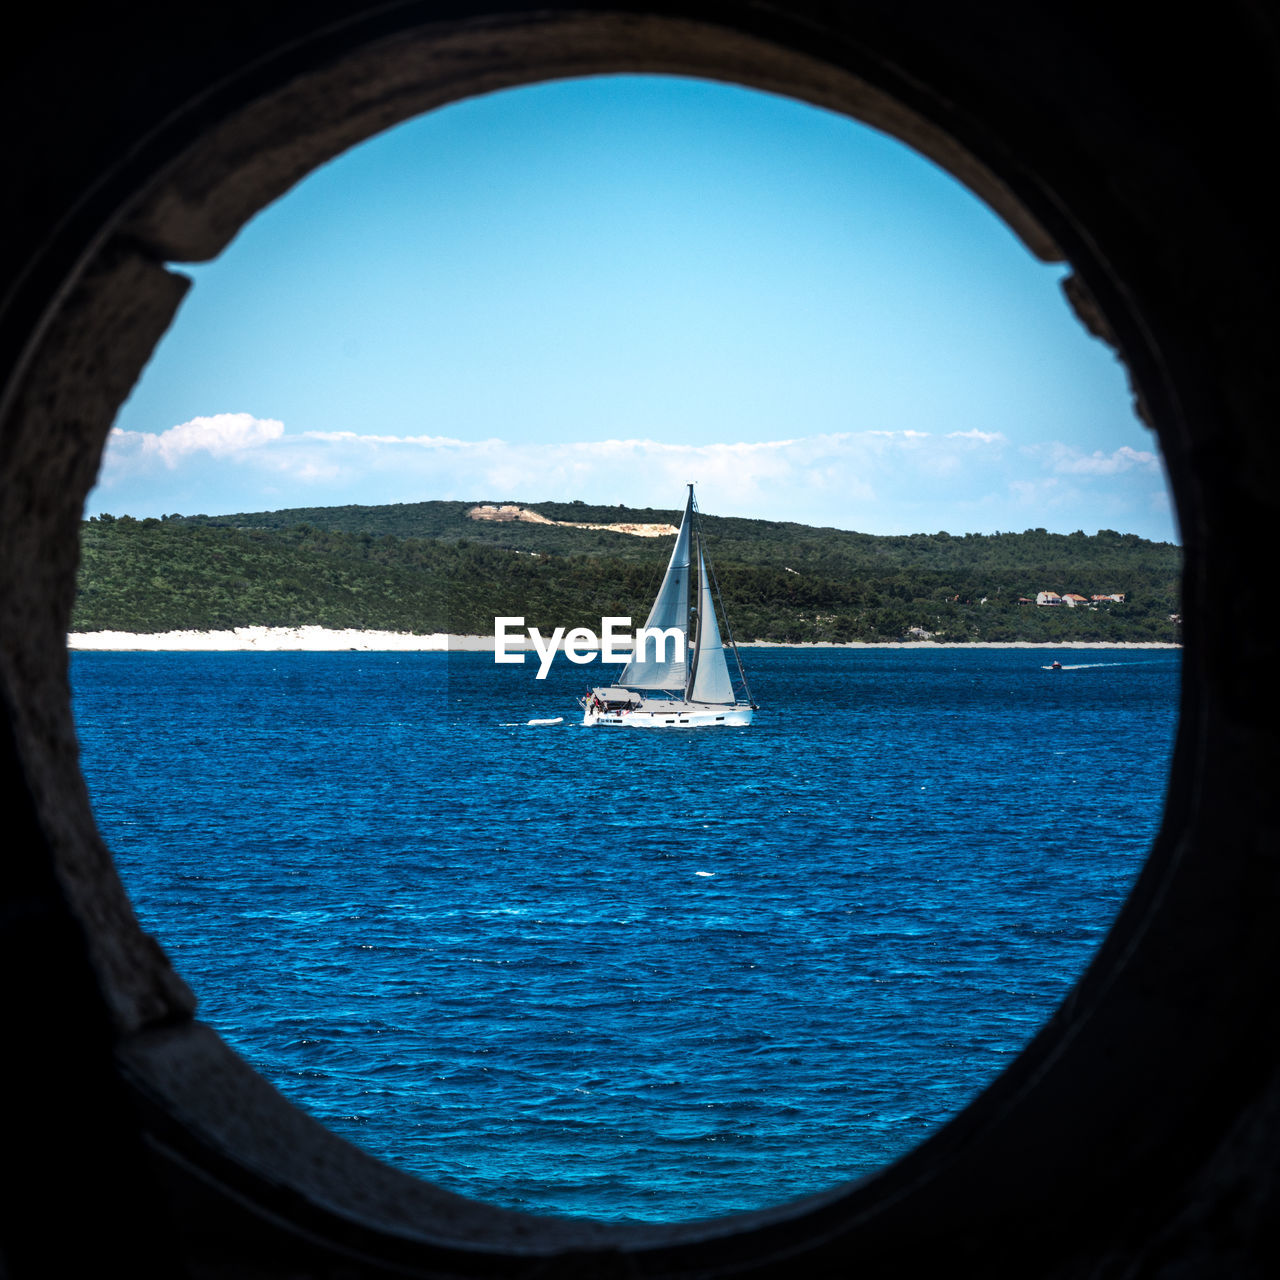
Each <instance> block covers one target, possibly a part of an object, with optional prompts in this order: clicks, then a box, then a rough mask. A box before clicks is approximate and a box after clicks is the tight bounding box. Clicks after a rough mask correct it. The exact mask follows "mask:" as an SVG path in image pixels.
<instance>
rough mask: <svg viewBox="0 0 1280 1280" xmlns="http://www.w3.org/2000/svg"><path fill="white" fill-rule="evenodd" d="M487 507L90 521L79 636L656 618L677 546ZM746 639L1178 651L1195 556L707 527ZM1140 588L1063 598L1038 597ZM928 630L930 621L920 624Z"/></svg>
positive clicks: (660, 520) (1068, 538) (656, 519)
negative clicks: (1076, 601) (655, 602)
mask: <svg viewBox="0 0 1280 1280" xmlns="http://www.w3.org/2000/svg"><path fill="white" fill-rule="evenodd" d="M521 505H522V506H523V508H524V509H525V510H527V511H532V512H536V513H537V514H538V515H540V516H542V517H544V518H546V519H547V520H550V521H562V522H572V523H573V524H614V523H630V524H676V523H678V522H679V518H680V512H679V511H678V510H675V509H671V510H652V509H637V508H627V507H600V506H588V505H586V504H584V503H580V502H574V503H551V502H542V503H524V504H521ZM476 506H477V503H475V502H422V503H408V504H401V505H394V506H380V507H357V506H351V507H319V508H300V509H294V510H288V511H272V512H249V513H243V514H237V515H229V516H177V515H174V516H167V517H165V518H164V519H160V520H155V519H146V520H135V519H132V518H131V517H128V516H120V517H113V516H107V515H104V516H101V517H98V518H95V519H92V520H89V521H87V522H86V523H85V524H84V526H83V529H82V538H81V545H82V566H81V573H80V582H79V592H78V596H77V601H76V608H75V614H74V617H73V623H72V625H73V628H74V629H75V630H78V631H97V630H121V631H137V632H155V631H169V630H189V629H199V630H206V629H224V628H229V627H236V626H253V625H259V626H302V625H308V624H310V625H318V626H327V627H359V628H365V629H369V630H393V631H412V632H419V633H423V632H433V631H450V632H452V633H455V634H489V633H491V632H492V630H493V619H494V616H495V615H509V616H523V617H525V618H526V619H527V622H528V624H529V625H531V626H539V627H542V628H543V629H544V630H549V629H550V628H552V627H555V626H566V627H568V626H589V627H591V628H593V629H597V630H598V628H599V625H600V618H601V617H602V616H604V615H609V614H612V615H629V616H631V617H632V618H633V619H634V620H635V622H636V624H637V625H638V624H640V623H641V622H643V620H644V618H645V616H646V614H647V612H648V607H649V604H650V602H651V600H652V597H653V593H654V591H655V590H656V589H657V584H658V582H659V580H660V579H661V576H662V570H663V567H664V566H665V564H666V560H667V557H668V556H669V555H670V551H671V538H670V537H669V536H668V537H661V538H642V537H636V536H633V535H630V534H625V533H618V532H612V531H607V530H598V529H579V528H572V527H568V523H565V524H542V523H527V522H525V521H510V522H497V521H493V522H486V521H478V520H473V519H471V518H469V516H468V512H469V511H471V510H472V509H473V508H474V507H476ZM702 524H703V528H704V530H705V532H706V534H707V546H708V551H709V554H710V556H711V558H712V561H713V564H714V567H715V571H716V576H717V578H718V580H719V584H720V588H721V590H722V592H723V595H724V600H725V605H726V608H727V611H728V614H729V621H730V623H731V624H732V627H733V633H734V636H735V638H736V639H740V640H751V639H759V640H776V641H799V640H835V641H844V640H899V639H907V638H911V636H912V635H918V634H919V632H926V633H929V634H930V635H932V636H933V637H934V638H936V639H939V640H950V641H961V640H1032V641H1044V642H1057V641H1062V640H1067V639H1079V640H1131V641H1132V640H1162V641H1177V640H1178V639H1179V627H1178V625H1177V623H1176V622H1174V621H1171V615H1176V614H1177V613H1178V612H1179V603H1178V579H1179V574H1180V570H1181V554H1180V552H1179V550H1178V548H1177V547H1175V546H1172V545H1170V544H1167V543H1153V542H1148V541H1146V540H1145V539H1142V538H1139V537H1137V536H1135V535H1133V534H1120V533H1115V532H1111V531H1107V530H1104V531H1101V532H1099V533H1097V534H1093V535H1085V534H1083V533H1073V534H1051V533H1046V532H1045V531H1044V530H1043V529H1032V530H1028V531H1026V532H1024V533H997V534H991V535H982V534H966V535H964V536H954V537H953V536H951V535H948V534H946V533H935V534H912V535H909V536H901V537H879V536H874V535H871V534H862V533H852V532H847V531H844V530H839V529H820V528H813V527H810V526H808V525H800V524H790V523H781V522H774V521H765V520H747V519H739V518H733V517H719V516H704V517H702ZM1044 591H1052V592H1055V593H1058V594H1059V595H1066V594H1067V593H1075V594H1078V595H1080V596H1083V597H1086V598H1089V597H1091V596H1095V595H1097V596H1102V595H1105V596H1112V595H1123V596H1124V600H1123V602H1114V601H1109V602H1105V603H1100V604H1097V605H1096V606H1093V607H1083V606H1082V607H1079V608H1067V607H1065V606H1056V607H1045V606H1037V605H1035V604H1034V603H1032V604H1027V603H1020V601H1025V600H1031V601H1034V600H1035V598H1036V596H1037V594H1038V593H1040V592H1044ZM913 629H914V630H913Z"/></svg>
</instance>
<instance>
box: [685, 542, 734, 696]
mask: <svg viewBox="0 0 1280 1280" xmlns="http://www.w3.org/2000/svg"><path fill="white" fill-rule="evenodd" d="M698 583H699V590H698V654H697V657H696V658H695V660H694V668H693V687H692V688H691V689H690V690H689V700H690V701H691V702H730V703H731V702H734V701H735V697H734V692H733V681H732V680H731V679H730V678H729V664H728V662H727V661H726V660H725V656H724V643H723V641H722V640H721V639H720V627H719V625H718V624H717V623H716V607H715V603H714V602H713V600H712V598H711V584H710V582H708V581H707V564H706V561H705V560H704V559H703V556H702V548H701V547H699V548H698Z"/></svg>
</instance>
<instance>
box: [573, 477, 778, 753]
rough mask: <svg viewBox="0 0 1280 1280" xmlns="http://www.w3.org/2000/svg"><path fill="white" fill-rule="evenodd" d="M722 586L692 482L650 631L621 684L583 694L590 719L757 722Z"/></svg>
mask: <svg viewBox="0 0 1280 1280" xmlns="http://www.w3.org/2000/svg"><path fill="white" fill-rule="evenodd" d="M719 594H720V591H719V588H718V587H717V586H716V581H715V575H714V574H713V573H712V571H711V568H710V566H709V565H708V563H707V557H706V550H705V548H704V546H703V536H702V528H701V524H700V522H699V521H698V518H697V507H696V506H695V504H694V501H693V485H690V486H689V496H688V497H687V498H686V500H685V505H684V519H683V520H681V522H680V532H679V533H678V534H677V535H676V545H675V547H674V548H673V549H672V552H671V562H670V563H669V564H668V565H667V572H666V574H665V575H664V576H663V579H662V585H661V586H660V587H659V588H658V595H657V598H656V599H655V600H654V602H653V608H652V609H650V610H649V620H648V622H647V623H645V627H644V631H642V632H639V633H637V637H636V647H635V650H634V652H633V653H632V655H631V660H630V661H629V662H628V663H627V665H626V666H625V667H624V668H623V669H622V674H621V675H620V676H619V677H618V680H617V682H616V683H615V684H612V685H606V686H602V687H600V688H596V689H591V690H589V691H588V693H587V694H586V696H585V697H583V698H580V699H579V703H580V705H581V706H582V712H583V715H582V723H583V724H584V725H595V724H601V725H627V726H629V727H631V728H644V729H665V728H679V729H696V728H703V727H705V726H709V725H718V724H726V725H747V724H750V723H751V718H752V716H753V715H754V714H755V712H756V711H757V710H758V708H757V706H756V704H755V701H754V700H753V699H752V697H751V690H750V689H749V688H748V687H747V677H746V673H745V672H744V671H743V670H742V659H741V658H740V657H739V656H738V647H737V645H735V644H734V643H733V634H732V632H730V631H729V629H728V619H727V618H726V619H725V630H726V632H727V633H728V635H729V644H730V646H731V648H732V651H733V657H734V662H735V664H736V666H737V670H738V683H739V686H740V688H735V685H734V681H733V678H732V677H731V676H730V674H729V663H728V660H727V659H726V657H725V650H724V642H723V641H722V639H721V637H720V627H719V625H718V624H717V622H716V610H715V599H714V597H718V596H719ZM723 611H724V603H723V601H722V602H721V612H722V613H723Z"/></svg>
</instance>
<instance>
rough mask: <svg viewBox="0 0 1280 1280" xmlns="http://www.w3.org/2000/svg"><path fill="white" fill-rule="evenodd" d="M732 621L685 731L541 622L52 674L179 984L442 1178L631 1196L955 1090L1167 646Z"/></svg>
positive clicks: (1053, 960) (702, 1195) (744, 1195)
mask: <svg viewBox="0 0 1280 1280" xmlns="http://www.w3.org/2000/svg"><path fill="white" fill-rule="evenodd" d="M1054 656H1058V657H1061V658H1062V660H1063V661H1064V662H1066V663H1069V664H1081V665H1078V666H1076V667H1075V669H1071V670H1067V671H1062V672H1049V671H1046V670H1044V669H1043V664H1045V663H1047V662H1049V661H1050V660H1051V659H1052V657H1054ZM745 658H746V661H747V664H748V674H749V676H750V677H751V681H752V687H753V692H754V693H755V695H756V698H757V700H758V701H759V702H760V703H761V706H762V710H761V711H760V712H759V714H758V717H757V721H756V724H755V725H753V726H752V727H750V728H748V729H726V728H717V729H706V730H701V731H677V730H672V731H654V732H638V731H633V730H613V731H610V730H607V729H599V728H597V729H584V728H582V727H580V726H579V725H578V724H576V723H574V721H575V719H576V718H577V717H576V715H575V712H576V707H575V706H574V697H575V695H576V694H577V693H578V692H580V691H581V689H582V688H583V687H585V684H586V683H587V682H588V680H590V679H592V678H593V677H594V679H595V680H596V682H598V681H599V678H600V676H599V668H598V667H596V668H593V667H575V666H572V665H570V664H568V663H567V662H564V661H563V659H558V660H557V662H556V665H555V667H554V669H553V671H552V673H551V675H550V677H549V678H548V679H547V680H546V681H537V680H535V679H534V678H533V676H534V673H535V671H536V666H535V665H533V664H532V663H530V664H528V665H526V666H524V667H519V666H496V665H495V664H494V662H493V660H492V657H491V656H490V655H484V654H452V655H445V654H432V653H424V654H368V653H338V654H321V653H299V654H273V653H229V654H207V653H205V654H202V653H195V654H148V653H119V654H110V653H102V654H99V653H78V654H75V655H73V658H72V676H73V682H74V686H75V699H76V701H75V705H76V712H77V717H78V723H79V728H80V734H81V740H82V744H83V752H84V767H85V774H86V777H87V778H88V780H89V786H90V790H91V792H92V795H93V798H94V803H95V808H96V811H97V814H98V818H99V822H100V824H101V826H102V829H103V831H104V834H105V835H106V838H107V840H108V843H109V844H110V845H111V847H112V848H113V850H114V851H115V854H116V857H117V860H118V863H119V866H120V870H121V874H122V876H123V877H124V880H125V883H126V885H127V887H128V888H129V890H130V892H131V894H132V895H133V899H134V902H135V903H136V905H137V907H138V911H139V914H140V915H141V917H142V919H143V922H144V925H145V926H146V927H147V928H148V929H149V930H150V931H152V932H154V933H155V934H156V935H157V936H158V937H159V938H160V939H161V941H162V942H163V943H164V944H165V946H166V947H167V949H168V950H169V952H170V955H171V956H172V958H173V960H174V962H175V964H176V965H177V966H178V968H179V970H180V972H181V973H182V974H183V976H184V977H186V978H187V980H188V981H189V982H191V983H192V985H193V986H194V987H195V988H196V990H197V992H198V993H199V995H200V999H201V1016H202V1017H203V1018H204V1019H205V1020H206V1021H208V1022H210V1023H212V1024H213V1025H214V1026H215V1027H216V1028H217V1029H218V1030H219V1031H220V1032H221V1033H222V1034H223V1035H224V1037H225V1038H226V1039H227V1040H228V1041H230V1042H231V1043H232V1044H233V1045H234V1046H235V1047H236V1048H237V1049H238V1050H240V1052H241V1053H243V1055H244V1056H245V1057H246V1058H248V1059H249V1060H250V1061H251V1062H252V1063H253V1064H254V1065H255V1066H257V1067H258V1068H259V1070H261V1071H262V1072H263V1073H264V1074H265V1075H267V1076H268V1077H269V1078H270V1079H271V1080H272V1081H273V1082H274V1083H275V1084H276V1085H277V1086H278V1087H279V1088H280V1089H281V1090H282V1091H283V1092H285V1093H286V1094H287V1095H288V1096H289V1097H291V1098H292V1099H294V1100H295V1101H296V1102H297V1103H299V1104H300V1105H302V1106H304V1107H306V1108H307V1109H308V1110H310V1111H311V1112H313V1113H314V1114H315V1115H317V1116H319V1117H321V1118H322V1119H323V1120H324V1121H325V1122H326V1123H327V1124H328V1125H329V1126H330V1127H331V1128H333V1129H334V1130H336V1131H337V1132H339V1133H340V1134H342V1135H344V1136H345V1137H347V1138H349V1139H351V1140H352V1141H353V1142H356V1143H358V1144H360V1145H361V1146H363V1147H365V1148H367V1149H368V1150H370V1151H373V1152H375V1153H376V1154H378V1155H380V1156H383V1157H385V1158H386V1159H388V1160H390V1161H392V1162H394V1163H396V1164H399V1165H400V1166H402V1167H404V1168H406V1169H409V1170H411V1171H413V1172H416V1173H419V1174H421V1175H423V1176H425V1177H427V1178H430V1179H432V1180H434V1181H438V1182H441V1183H443V1184H444V1185H446V1186H448V1187H449V1188H451V1189H453V1190H456V1191H461V1192H464V1193H466V1194H470V1195H474V1196H478V1197H482V1198H484V1199H487V1200H490V1201H493V1202H497V1203H501V1204H504V1205H510V1206H512V1207H516V1208H521V1209H526V1210H530V1211H534V1212H539V1213H557V1214H582V1215H588V1216H591V1217H596V1218H613V1219H616V1218H640V1219H651V1220H658V1219H687V1218H697V1217H705V1216H710V1215H715V1214H722V1213H728V1212H732V1211H735V1210H739V1209H747V1208H758V1207H760V1206H762V1205H765V1204H771V1203H777V1202H779V1201H781V1200H784V1199H787V1198H789V1197H791V1196H794V1195H799V1194H802V1193H805V1192H809V1191H814V1190H819V1189H822V1188H826V1187H830V1186H832V1185H834V1184H836V1183H838V1182H841V1181H844V1180H846V1179H849V1178H852V1177H856V1176H859V1175H861V1174H863V1173H866V1172H868V1171H869V1170H871V1169H874V1168H875V1167H876V1166H878V1165H881V1164H883V1163H884V1162H886V1161H888V1160H890V1159H892V1158H893V1157H894V1156H896V1155H898V1154H901V1153H902V1152H904V1151H905V1150H907V1149H909V1148H910V1147H911V1146H913V1145H915V1144H916V1143H917V1142H918V1141H919V1140H920V1139H921V1138H922V1137H924V1136H925V1135H926V1134H928V1133H929V1132H930V1131H931V1130H933V1129H934V1128H936V1127H937V1126H938V1125H939V1124H940V1123H942V1122H943V1121H944V1120H945V1119H946V1118H947V1117H948V1116H950V1115H952V1114H954V1113H955V1112H956V1111H957V1110H958V1109H959V1108H960V1107H961V1106H963V1104H964V1103H965V1102H966V1101H968V1100H969V1099H970V1098H971V1097H972V1096H973V1095H974V1094H975V1093H976V1092H977V1091H978V1090H980V1089H981V1088H982V1087H983V1086H984V1085H985V1084H986V1083H987V1082H988V1081H989V1080H990V1079H991V1078H992V1077H993V1076H994V1075H995V1074H996V1073H997V1072H998V1071H999V1070H1000V1069H1001V1068H1002V1067H1003V1066H1004V1065H1005V1064H1006V1063H1007V1062H1008V1061H1009V1059H1010V1058H1011V1056H1012V1055H1014V1054H1015V1053H1016V1052H1017V1051H1018V1049H1019V1048H1020V1047H1021V1046H1022V1045H1023V1044H1024V1043H1025V1042H1026V1041H1027V1039H1028V1038H1029V1037H1030V1036H1031V1035H1032V1034H1033V1032H1034V1031H1035V1030H1036V1028H1037V1027H1038V1026H1039V1025H1040V1024H1041V1023H1042V1022H1043V1021H1044V1020H1045V1019H1046V1018H1047V1017H1048V1015H1049V1014H1050V1013H1051V1012H1052V1010H1053V1008H1054V1007H1055V1005H1056V1004H1057V1003H1058V1002H1059V1001H1060V1000H1061V998H1062V997H1063V996H1064V994H1065V993H1066V992H1067V990H1068V989H1069V987H1070V985H1071V983H1072V982H1073V981H1074V980H1075V978H1076V977H1077V976H1078V975H1079V973H1080V972H1081V970H1082V969H1083V967H1084V965H1085V964H1086V963H1087V961H1088V959H1089V957H1090V955H1091V954H1092V952H1093V951H1094V950H1095V949H1096V947H1097V945H1098V943H1099V941H1100V940H1101V937H1102V935H1103V933H1104V932H1105V930H1106V929H1107V928H1108V926H1109V924H1110V922H1111V920H1112V919H1113V918H1114V915H1115V913H1116V911H1117V909H1118V908H1119V905H1120V903H1121V901H1122V899H1123V897H1124V894H1125V893H1126V891H1127V889H1128V887H1129V886H1130V884H1131V883H1132V880H1133V877H1134V875H1135V874H1136V872H1137V870H1138V868H1139V866H1140V864H1141V862H1142V859H1143V858H1144V856H1145V854H1146V851H1147V848H1148V847H1149V845H1150V842H1151V838H1152V836H1153V834H1154V832H1155V829H1156V825H1157V823H1158V820H1159V814H1160V808H1161V804H1162V801H1163V793H1164V787H1165V779H1166V774H1167V771H1168V759H1169V753H1170V749H1171V745H1172V738H1173V732H1174V727H1175V722H1176V698H1177V674H1178V662H1179V659H1178V656H1177V654H1176V653H1171V652H1167V651H1087V652H1082V651H1075V652H1074V653H1070V654H1069V653H1066V652H1064V653H1061V654H1050V655H1049V656H1048V657H1046V656H1044V655H1043V654H1041V653H1040V652H1038V651H1035V650H958V651H954V652H951V651H946V650H927V651H923V650H921V651H916V650H865V651H861V650H777V649H769V650H748V651H747V652H746V654H745ZM556 715H564V716H565V717H566V722H565V723H564V724H561V725H556V726H547V727H530V726H527V725H526V724H525V723H524V722H525V721H527V720H528V719H531V718H535V717H546V716H556Z"/></svg>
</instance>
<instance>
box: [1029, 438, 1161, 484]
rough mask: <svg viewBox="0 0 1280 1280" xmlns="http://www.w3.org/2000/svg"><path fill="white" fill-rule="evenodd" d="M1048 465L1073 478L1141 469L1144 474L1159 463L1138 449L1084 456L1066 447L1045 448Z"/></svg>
mask: <svg viewBox="0 0 1280 1280" xmlns="http://www.w3.org/2000/svg"><path fill="white" fill-rule="evenodd" d="M1047 452H1048V465H1049V467H1050V469H1051V470H1053V471H1055V472H1057V473H1058V474H1059V475H1074V476H1114V475H1118V474H1119V473H1120V472H1122V471H1131V470H1133V469H1134V468H1141V469H1143V470H1146V471H1156V472H1158V471H1159V469H1160V460H1159V458H1158V457H1157V456H1156V454H1154V453H1152V452H1149V451H1147V450H1142V449H1133V448H1131V447H1130V446H1129V445H1127V444H1126V445H1122V446H1121V447H1120V448H1119V449H1115V450H1113V451H1112V452H1111V453H1103V452H1102V451H1101V450H1094V452H1093V453H1090V454H1085V453H1082V452H1081V451H1080V450H1079V449H1076V448H1074V447H1073V446H1071V445H1067V444H1052V445H1050V446H1048V450H1047Z"/></svg>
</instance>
